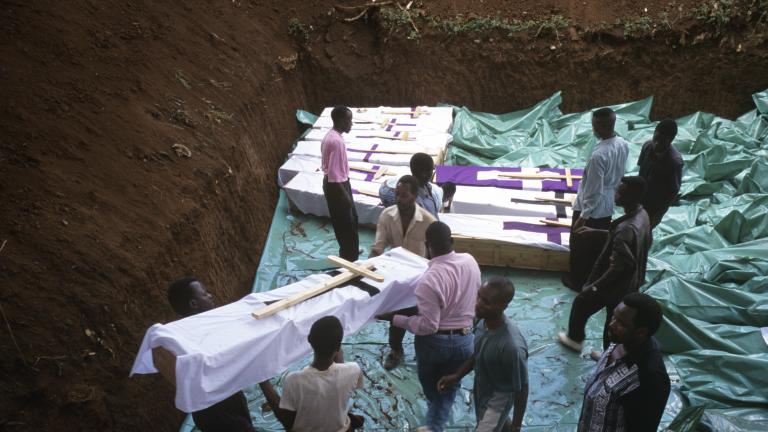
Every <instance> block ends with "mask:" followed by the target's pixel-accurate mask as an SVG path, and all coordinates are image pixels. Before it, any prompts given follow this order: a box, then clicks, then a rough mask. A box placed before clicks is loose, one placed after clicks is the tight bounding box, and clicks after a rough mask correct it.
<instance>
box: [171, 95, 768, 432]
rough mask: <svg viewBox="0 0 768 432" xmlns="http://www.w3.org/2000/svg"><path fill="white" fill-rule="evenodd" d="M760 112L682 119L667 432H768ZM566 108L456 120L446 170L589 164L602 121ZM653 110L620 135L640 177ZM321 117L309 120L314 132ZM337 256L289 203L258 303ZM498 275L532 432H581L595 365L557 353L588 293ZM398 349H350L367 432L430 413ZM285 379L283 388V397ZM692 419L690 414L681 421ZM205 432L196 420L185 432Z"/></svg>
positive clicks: (382, 338)
mask: <svg viewBox="0 0 768 432" xmlns="http://www.w3.org/2000/svg"><path fill="white" fill-rule="evenodd" d="M753 100H754V102H755V109H754V110H752V111H750V112H748V113H746V114H744V115H743V116H741V117H739V118H738V119H736V120H728V119H724V118H721V117H717V116H716V115H713V114H709V113H701V112H698V113H694V114H691V115H688V116H685V117H682V118H680V119H678V120H677V121H678V125H679V132H678V135H677V138H676V139H675V141H674V142H673V145H674V146H675V147H676V148H677V149H678V150H680V152H681V154H682V155H683V158H684V161H685V168H684V173H683V185H682V188H681V191H680V197H681V198H680V201H679V202H678V203H677V205H676V206H674V207H672V208H671V209H670V211H669V212H668V214H667V216H666V217H665V219H664V221H663V222H662V224H661V225H660V226H659V227H657V228H656V230H655V231H654V245H653V247H652V250H651V259H650V260H649V266H648V274H647V280H648V284H646V286H645V287H644V288H643V289H644V290H647V292H648V293H649V294H651V295H653V296H654V297H656V298H657V299H658V300H659V301H660V302H661V303H662V305H663V307H664V310H665V312H666V315H665V322H664V324H663V325H662V329H661V330H660V333H659V335H658V336H659V339H660V341H661V343H662V346H663V348H664V350H665V351H667V352H669V353H671V354H672V355H670V356H668V357H667V358H666V362H667V369H668V371H669V373H670V378H671V379H672V386H673V392H672V395H671V396H670V399H669V401H668V404H667V409H666V412H665V414H664V418H663V420H662V428H666V427H667V426H669V427H670V430H674V431H676V432H683V431H693V430H713V431H733V432H737V431H752V430H768V393H766V392H765V390H764V389H765V388H768V374H766V373H765V370H766V369H768V348H767V345H768V322H766V321H765V316H766V314H765V306H766V304H768V300H767V299H768V276H766V275H767V274H768V238H766V234H768V225H766V218H765V216H764V215H765V214H766V213H768V162H767V160H768V91H764V92H760V93H756V94H754V95H753ZM560 101H561V96H560V94H559V93H556V94H555V95H553V96H552V97H550V98H548V99H546V100H544V101H542V102H540V103H539V104H537V105H536V106H534V107H532V108H529V109H526V110H521V111H517V112H514V113H508V114H502V115H494V114H487V113H478V112H472V111H470V110H468V109H466V108H458V107H454V108H455V111H454V112H455V119H454V127H453V131H452V134H453V136H454V142H453V143H452V145H451V146H450V147H449V150H448V152H447V156H446V163H448V164H456V165H496V166H539V167H555V166H574V165H583V164H584V163H585V161H586V159H587V157H588V155H589V154H590V152H591V151H592V148H593V146H594V145H595V143H596V141H595V139H594V136H593V135H592V132H591V128H590V122H589V118H590V112H589V111H586V112H583V113H573V114H565V115H563V114H562V113H561V112H560V110H559V105H560ZM651 106H652V99H651V98H647V99H644V100H641V101H636V102H630V103H625V104H621V105H615V106H613V108H614V109H615V110H616V111H617V127H616V131H617V133H618V134H619V135H621V136H622V137H624V138H625V139H627V140H628V141H629V142H630V152H629V159H628V161H627V171H628V172H630V173H631V172H636V171H637V167H636V165H635V163H636V160H637V156H638V155H639V153H640V148H641V146H642V144H643V143H644V142H645V141H647V140H649V139H650V138H651V137H652V135H653V130H654V127H655V123H654V122H652V121H651V120H650V119H649V114H650V112H651ZM313 118H314V117H313V116H312V115H311V114H309V113H306V112H303V111H300V112H298V113H297V120H299V121H301V122H305V123H306V122H309V123H311V122H312V120H313ZM574 161H579V162H577V163H574ZM372 237H373V233H372V232H371V231H370V230H362V231H361V245H363V247H368V246H369V245H370V243H371V241H372ZM336 248H337V246H336V242H335V239H334V236H333V232H332V228H331V227H330V225H329V222H328V220H327V219H320V218H314V217H309V216H299V215H291V214H289V211H288V205H287V200H286V198H285V195H284V194H283V193H282V192H281V194H280V200H279V202H278V205H277V209H276V211H275V215H274V219H273V222H272V226H271V228H270V234H269V238H268V241H267V244H266V245H265V247H264V252H263V254H262V258H261V263H260V265H259V269H258V271H257V274H256V278H255V282H254V291H265V290H270V289H273V288H275V287H278V286H283V285H287V284H289V283H292V282H294V281H296V280H299V279H301V278H303V277H305V276H307V275H309V274H311V273H314V272H316V271H320V270H324V269H327V268H328V267H329V265H328V264H327V263H326V262H325V256H327V255H330V254H336V253H337V249H336ZM492 275H504V276H507V277H509V278H510V279H511V280H512V281H513V282H514V283H515V285H516V286H517V290H518V291H517V295H516V298H515V300H514V301H513V304H512V305H511V306H510V308H509V309H508V310H507V314H508V315H509V316H510V317H512V318H513V319H514V320H515V321H517V323H518V325H519V326H520V328H521V330H522V332H523V334H524V335H525V337H526V339H527V341H528V346H529V351H530V359H529V364H528V367H529V379H530V388H531V394H530V397H529V402H528V407H527V411H526V416H525V421H524V428H523V429H524V430H525V431H572V430H575V429H576V422H577V421H578V417H579V411H580V408H581V399H582V394H583V385H584V382H585V380H586V378H587V376H588V375H589V374H590V373H591V371H592V370H593V369H594V363H593V362H592V361H590V360H588V359H586V358H582V357H580V356H578V355H576V354H574V353H572V352H570V351H567V350H565V349H563V348H561V347H560V346H558V345H557V344H556V343H555V342H554V337H555V335H556V333H557V331H559V330H561V329H563V328H564V327H565V325H566V321H567V315H568V312H569V310H570V306H569V305H570V303H571V301H572V299H573V297H574V294H573V293H572V292H570V291H568V290H567V289H565V288H563V287H562V286H561V285H560V282H559V278H560V274H556V273H548V272H537V271H523V270H512V269H499V268H483V277H484V278H488V277H490V276H492ZM714 312H716V313H714ZM603 317H604V314H603V313H602V312H601V313H600V314H599V315H598V316H596V317H594V318H593V319H591V320H590V322H589V326H588V329H587V335H588V340H587V344H586V345H587V346H589V345H592V346H595V347H598V346H599V345H600V337H601V328H602V325H601V323H602V320H603ZM760 334H762V335H763V338H764V339H763V341H760V338H759V335H760ZM386 341H387V326H386V325H384V324H382V323H372V324H370V325H368V326H366V327H365V328H363V329H362V330H361V331H360V332H358V333H357V334H356V335H349V336H348V337H347V338H346V339H345V344H344V350H345V355H346V359H348V360H352V359H354V360H355V361H357V362H359V363H360V365H361V366H362V368H363V370H364V371H365V373H366V377H367V379H366V387H365V389H363V390H361V391H358V393H357V395H356V396H355V397H354V408H353V409H354V410H355V411H357V412H360V413H363V414H364V415H365V416H366V418H367V420H366V425H365V430H403V431H405V430H410V429H412V428H413V427H415V426H418V425H419V422H420V420H421V419H422V418H423V413H424V411H425V409H426V404H425V402H424V397H423V394H422V393H421V388H420V385H419V383H418V379H417V377H416V372H415V363H414V355H413V344H412V341H413V339H412V336H410V335H409V336H407V337H406V357H407V358H406V362H405V364H404V365H403V366H401V367H398V368H397V369H395V370H394V371H392V372H387V371H385V370H384V369H383V368H382V366H381V360H382V358H383V356H384V354H385V353H386V350H387V346H386ZM308 361H309V359H305V360H304V361H303V362H302V363H301V364H297V365H294V367H292V368H291V370H297V369H299V368H301V367H303V366H304V365H306V364H307V363H308ZM254 367H258V365H254ZM283 377H284V375H283V376H281V377H277V378H276V379H274V380H273V381H274V382H276V384H277V387H278V388H279V387H280V383H281V382H282V379H283ZM471 383H472V377H471V376H470V377H467V378H465V379H464V381H463V383H462V391H461V394H460V396H459V397H458V398H457V401H456V403H455V404H454V412H453V420H452V422H451V424H450V427H449V429H451V430H471V428H472V426H473V425H474V414H473V410H472V407H471V402H470V400H471V394H470V388H471ZM246 393H247V394H248V398H249V404H250V406H251V412H252V415H253V420H254V424H255V426H256V427H257V429H258V430H280V429H281V428H280V425H279V424H278V422H277V421H276V420H275V418H274V416H273V415H272V414H271V413H263V412H262V409H261V406H262V404H263V402H264V399H263V397H262V395H261V394H260V392H259V391H258V388H255V389H246ZM690 405H692V407H689V406H690ZM684 407H689V408H688V409H685V410H684V411H682V412H681V410H683V408H684ZM701 407H704V408H705V409H704V411H703V413H702V412H701ZM677 413H680V416H679V418H677V419H676V421H674V422H673V420H674V419H675V416H676V414H677ZM192 428H193V426H192V422H191V419H190V418H187V421H186V422H185V424H184V425H183V426H182V431H189V430H191V429H192Z"/></svg>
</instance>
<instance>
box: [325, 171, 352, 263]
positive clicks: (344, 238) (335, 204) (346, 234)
mask: <svg viewBox="0 0 768 432" xmlns="http://www.w3.org/2000/svg"><path fill="white" fill-rule="evenodd" d="M323 194H325V202H326V203H328V212H329V213H330V216H331V225H333V233H334V234H335V235H336V241H338V242H339V256H340V257H342V258H344V259H345V260H347V261H357V258H358V257H359V255H360V239H359V238H358V236H357V209H355V201H354V200H353V199H352V187H351V186H350V185H349V180H347V181H345V182H342V183H332V182H329V181H328V178H327V177H323Z"/></svg>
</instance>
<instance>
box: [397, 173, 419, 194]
mask: <svg viewBox="0 0 768 432" xmlns="http://www.w3.org/2000/svg"><path fill="white" fill-rule="evenodd" d="M400 183H402V184H404V185H408V187H409V189H410V190H411V193H412V194H414V195H417V194H418V193H419V186H420V185H419V181H418V180H416V177H414V176H412V175H404V176H402V177H400V180H398V181H397V184H400Z"/></svg>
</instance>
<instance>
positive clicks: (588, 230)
mask: <svg viewBox="0 0 768 432" xmlns="http://www.w3.org/2000/svg"><path fill="white" fill-rule="evenodd" d="M579 220H581V219H579ZM574 226H575V225H574ZM594 231H595V230H594V229H592V228H590V227H587V226H584V225H582V226H580V227H579V228H576V229H574V230H573V232H574V233H575V234H578V235H584V234H589V233H591V232H594Z"/></svg>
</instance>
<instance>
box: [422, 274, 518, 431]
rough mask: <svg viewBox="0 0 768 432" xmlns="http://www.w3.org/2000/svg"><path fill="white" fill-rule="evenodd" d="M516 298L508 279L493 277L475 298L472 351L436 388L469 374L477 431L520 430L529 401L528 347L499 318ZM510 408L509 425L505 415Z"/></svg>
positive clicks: (511, 325) (514, 328)
mask: <svg viewBox="0 0 768 432" xmlns="http://www.w3.org/2000/svg"><path fill="white" fill-rule="evenodd" d="M514 296H515V287H514V285H512V283H511V282H509V280H507V279H505V278H502V277H494V278H492V279H490V280H489V281H487V282H486V283H484V284H483V285H482V286H481V287H480V290H479V291H478V293H477V303H476V306H475V315H476V316H477V318H478V319H479V321H478V323H477V324H476V326H475V352H474V354H473V355H472V357H470V358H469V360H467V361H466V362H465V363H464V365H462V367H461V368H460V369H459V370H458V371H456V373H454V374H452V375H446V376H444V377H443V378H441V379H440V381H439V382H438V383H437V389H438V391H442V390H443V389H444V388H450V387H451V386H452V385H454V384H455V383H457V382H459V381H460V380H461V378H463V377H464V376H465V375H466V374H468V373H470V372H471V371H472V370H473V369H474V371H475V385H474V388H473V396H474V401H475V414H476V417H477V429H476V430H477V431H479V432H491V431H494V432H499V431H503V430H504V431H506V430H510V427H511V430H512V431H515V432H517V431H519V430H520V427H521V426H522V424H523V416H524V415H525V406H526V404H527V402H528V366H527V364H528V344H527V343H526V342H525V338H524V337H523V335H522V333H520V329H518V328H517V325H515V323H513V322H512V321H511V320H510V319H509V318H507V317H506V315H504V310H505V309H506V308H507V306H508V305H509V302H510V301H512V298H513V297H514ZM513 406H514V413H513V415H512V421H511V425H510V424H509V423H510V422H509V417H508V416H509V412H510V411H511V410H512V407H513Z"/></svg>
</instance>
